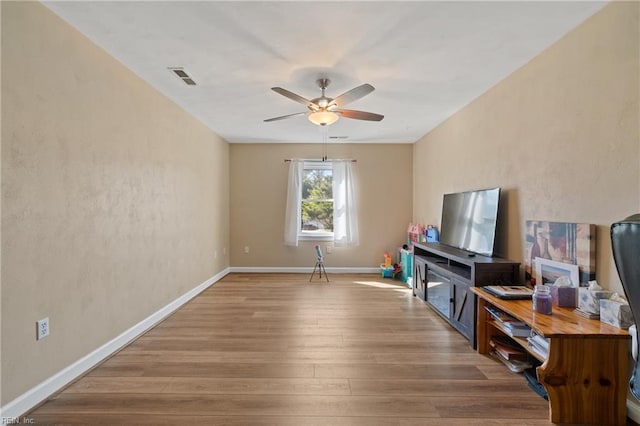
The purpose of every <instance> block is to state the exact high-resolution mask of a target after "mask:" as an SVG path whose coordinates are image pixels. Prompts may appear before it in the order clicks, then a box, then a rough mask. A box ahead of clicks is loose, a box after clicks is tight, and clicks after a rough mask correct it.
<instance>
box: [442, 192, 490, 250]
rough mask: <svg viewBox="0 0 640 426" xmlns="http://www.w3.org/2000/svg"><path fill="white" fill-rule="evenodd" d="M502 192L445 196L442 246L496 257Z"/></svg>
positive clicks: (463, 193) (464, 193)
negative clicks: (495, 243) (497, 225)
mask: <svg viewBox="0 0 640 426" xmlns="http://www.w3.org/2000/svg"><path fill="white" fill-rule="evenodd" d="M499 200H500V188H493V189H484V190H480V191H469V192H459V193H454V194H445V195H444V199H443V202H442V221H441V224H440V242H441V243H444V244H447V245H449V246H453V247H457V248H460V249H463V250H467V251H470V252H473V253H478V254H482V255H485V256H493V244H494V241H495V236H496V222H497V219H498V202H499Z"/></svg>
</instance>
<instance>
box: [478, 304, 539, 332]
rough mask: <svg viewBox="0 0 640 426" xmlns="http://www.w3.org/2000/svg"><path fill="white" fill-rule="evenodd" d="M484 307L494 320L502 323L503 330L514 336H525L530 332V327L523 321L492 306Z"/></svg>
mask: <svg viewBox="0 0 640 426" xmlns="http://www.w3.org/2000/svg"><path fill="white" fill-rule="evenodd" d="M485 309H486V310H487V312H489V314H491V316H492V317H493V319H494V320H496V322H498V323H499V324H501V325H502V327H503V328H504V330H505V331H506V332H507V333H508V334H510V335H511V336H514V337H527V336H529V334H531V327H529V326H528V325H527V324H525V323H524V322H523V321H518V320H516V319H515V318H513V317H512V316H511V315H507V314H506V313H504V312H502V311H500V310H498V309H496V308H494V307H493V306H485Z"/></svg>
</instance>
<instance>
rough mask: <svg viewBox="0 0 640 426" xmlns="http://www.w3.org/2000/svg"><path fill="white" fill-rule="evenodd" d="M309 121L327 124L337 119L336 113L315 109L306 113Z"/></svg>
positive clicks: (319, 124) (322, 124) (320, 124)
mask: <svg viewBox="0 0 640 426" xmlns="http://www.w3.org/2000/svg"><path fill="white" fill-rule="evenodd" d="M307 118H309V121H310V122H312V123H313V124H317V125H318V126H328V125H330V124H333V123H335V122H336V121H338V118H340V117H339V116H338V114H336V113H335V112H331V111H327V110H321V111H315V112H312V113H311V114H309V115H308V117H307Z"/></svg>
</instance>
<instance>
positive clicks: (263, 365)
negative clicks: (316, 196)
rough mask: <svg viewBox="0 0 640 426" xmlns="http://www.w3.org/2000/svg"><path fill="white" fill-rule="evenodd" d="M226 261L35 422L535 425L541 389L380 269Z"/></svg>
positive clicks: (539, 420) (543, 408) (543, 417)
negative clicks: (315, 275)
mask: <svg viewBox="0 0 640 426" xmlns="http://www.w3.org/2000/svg"><path fill="white" fill-rule="evenodd" d="M330 278H331V282H330V283H326V282H324V281H314V282H312V283H309V282H308V276H307V275H301V274H230V275H228V276H226V277H225V278H224V279H223V280H221V281H220V282H218V283H216V284H215V285H214V286H212V287H210V288H209V289H208V290H206V291H205V292H203V293H202V294H200V295H199V296H198V297H196V298H195V299H194V300H192V301H191V302H189V303H188V304H187V305H185V306H184V307H183V308H182V309H180V310H178V311H177V312H175V313H174V314H173V315H172V316H170V317H169V318H167V319H166V320H165V321H163V322H162V323H161V324H159V325H158V326H156V327H155V328H154V329H152V330H150V331H148V332H147V333H145V334H144V335H143V336H141V337H140V338H138V339H137V340H136V341H134V342H133V343H131V344H130V345H129V346H128V347H126V348H125V349H123V350H122V351H120V352H119V353H118V354H116V355H115V356H113V357H111V358H110V359H108V360H107V361H105V362H104V363H103V364H102V365H100V366H99V367H98V368H96V369H94V370H93V371H91V372H90V373H89V374H87V375H86V376H84V377H83V378H81V379H79V380H78V381H76V382H75V383H74V384H72V385H71V386H69V387H68V388H66V389H65V390H63V391H62V392H60V393H58V394H57V395H55V396H53V397H52V398H50V399H49V400H48V401H47V402H46V403H45V404H43V405H41V406H40V407H38V408H37V409H35V410H34V411H32V412H31V413H29V414H27V415H26V417H29V418H32V419H34V421H35V422H36V424H90V425H106V424H109V425H114V424H127V425H130V424H144V425H175V424H203V425H283V426H288V425H292V426H293V425H296V426H311V425H314V426H315V425H331V426H342V425H354V426H382V425H385V426H386V425H404V426H413V425H488V424H495V425H542V424H545V425H546V424H549V422H548V420H547V418H548V407H547V402H546V401H545V400H543V399H542V398H540V397H539V396H537V395H536V394H534V393H533V391H531V390H530V389H529V388H528V386H527V384H526V381H525V380H524V378H523V377H522V376H520V375H517V374H512V373H510V372H509V371H508V370H507V369H506V368H505V367H504V366H503V365H502V364H499V363H498V362H496V361H494V360H493V359H490V358H487V357H485V356H482V355H478V354H476V353H475V351H474V350H473V349H472V348H471V347H470V345H469V343H468V342H467V341H466V340H465V339H464V338H463V337H462V336H461V335H460V334H458V333H457V332H455V331H454V330H453V329H452V328H451V327H450V326H449V325H448V324H446V323H445V322H444V321H443V320H442V319H441V318H440V317H438V316H437V315H436V314H435V313H434V312H432V311H431V309H430V308H428V307H427V306H425V305H424V303H423V302H421V301H420V300H418V299H416V298H414V297H412V295H411V291H410V290H409V289H408V288H407V287H406V286H404V285H402V284H400V283H399V282H397V281H392V280H390V279H382V278H380V276H379V275H334V274H332V275H330Z"/></svg>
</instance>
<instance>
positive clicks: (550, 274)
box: [535, 257, 580, 287]
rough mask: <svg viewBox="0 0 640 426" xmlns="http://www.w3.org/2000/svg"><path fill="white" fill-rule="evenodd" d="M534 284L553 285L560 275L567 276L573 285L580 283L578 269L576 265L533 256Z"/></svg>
mask: <svg viewBox="0 0 640 426" xmlns="http://www.w3.org/2000/svg"><path fill="white" fill-rule="evenodd" d="M535 264H536V275H535V279H536V284H548V285H553V283H555V282H556V280H557V279H558V278H560V277H569V278H570V279H571V282H572V284H573V285H574V286H576V287H577V286H579V285H580V270H579V268H578V265H573V264H571V263H564V262H557V261H555V260H550V259H544V258H542V257H536V258H535Z"/></svg>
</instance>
